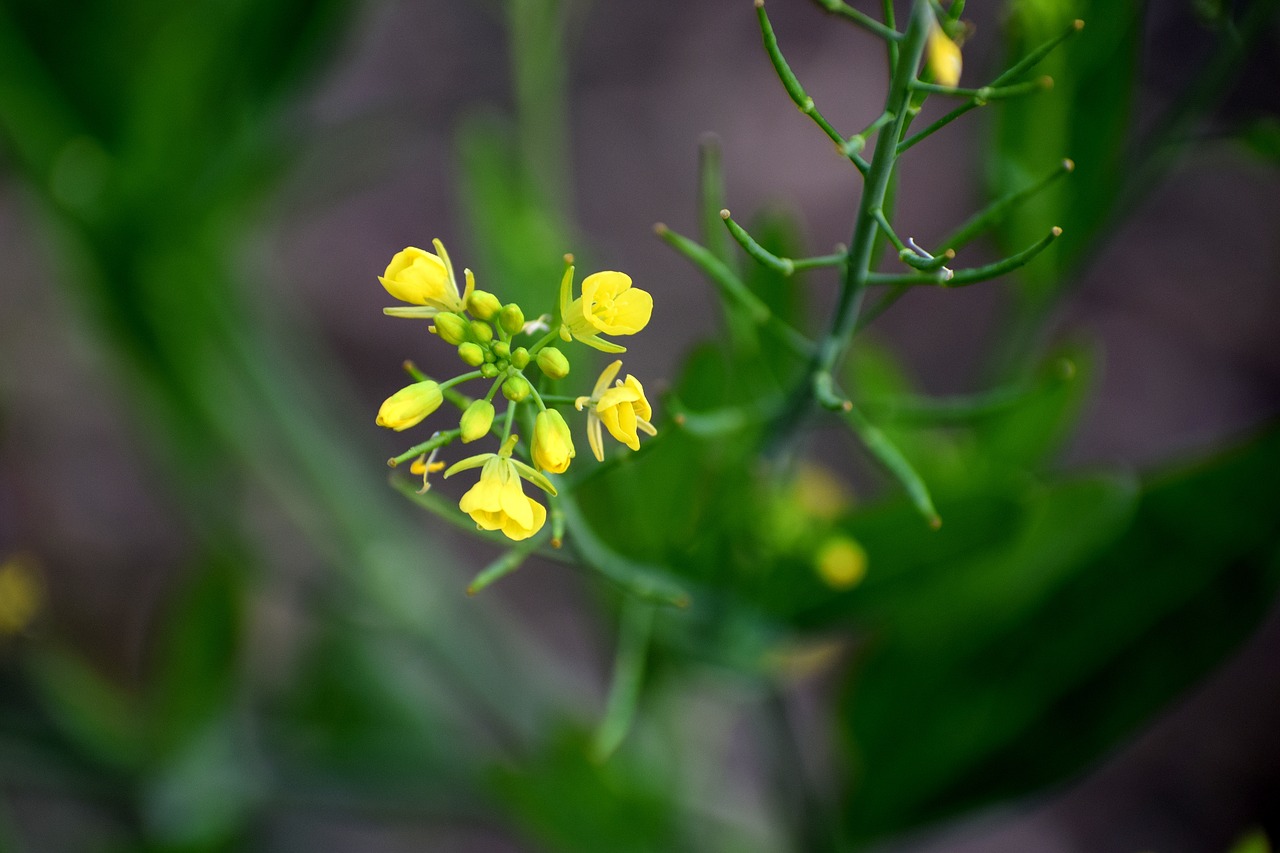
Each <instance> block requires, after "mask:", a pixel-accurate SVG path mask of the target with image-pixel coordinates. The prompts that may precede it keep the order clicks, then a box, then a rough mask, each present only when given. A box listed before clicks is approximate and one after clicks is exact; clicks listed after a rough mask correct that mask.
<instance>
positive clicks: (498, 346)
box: [489, 341, 511, 358]
mask: <svg viewBox="0 0 1280 853" xmlns="http://www.w3.org/2000/svg"><path fill="white" fill-rule="evenodd" d="M489 351H490V352H492V353H493V354H494V355H495V356H497V357H498V358H508V357H510V355H511V347H510V346H509V345H508V344H507V342H506V341H494V342H493V343H492V344H490V345H489Z"/></svg>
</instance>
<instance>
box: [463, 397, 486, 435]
mask: <svg viewBox="0 0 1280 853" xmlns="http://www.w3.org/2000/svg"><path fill="white" fill-rule="evenodd" d="M458 426H459V427H461V428H462V443H463V444H466V443H467V442H468V441H475V440H476V439H477V438H484V437H485V436H486V435H488V434H489V427H491V426H493V403H490V402H489V401H488V400H476V401H475V402H474V403H472V404H471V405H470V406H467V410H466V411H465V412H463V413H462V420H461V421H460V422H459V423H458Z"/></svg>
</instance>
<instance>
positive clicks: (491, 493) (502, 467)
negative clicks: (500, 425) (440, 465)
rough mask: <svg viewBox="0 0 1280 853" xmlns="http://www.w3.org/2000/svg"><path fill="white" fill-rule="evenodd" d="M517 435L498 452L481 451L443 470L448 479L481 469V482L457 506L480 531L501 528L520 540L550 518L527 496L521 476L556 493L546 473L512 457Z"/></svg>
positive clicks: (507, 534) (543, 509) (531, 533)
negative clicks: (467, 471)
mask: <svg viewBox="0 0 1280 853" xmlns="http://www.w3.org/2000/svg"><path fill="white" fill-rule="evenodd" d="M517 440H518V439H517V438H516V436H511V437H510V438H509V439H507V442H506V443H505V444H504V445H503V446H502V449H501V450H500V451H498V452H497V453H482V454H480V455H479V456H472V457H471V458H469V459H464V460H462V461H461V462H458V463H456V464H455V465H453V466H452V467H451V468H450V469H449V470H448V471H445V472H444V476H445V477H446V478H448V477H452V476H453V475H454V474H456V473H458V472H459V471H465V470H467V469H468V468H477V467H479V468H480V469H481V470H480V481H479V482H477V483H476V484H475V485H474V486H472V487H471V488H470V489H468V490H467V493H466V494H464V495H463V496H462V500H461V501H459V502H458V506H459V507H460V508H461V509H462V511H463V512H465V513H466V514H467V515H469V516H471V520H472V521H474V522H475V523H476V527H477V528H478V529H480V530H500V531H502V534H503V535H504V536H506V537H507V538H508V539H511V540H514V541H516V542H519V541H520V540H521V539H528V538H529V537H530V536H532V535H533V534H535V533H537V532H538V531H539V530H541V529H542V525H543V524H545V523H546V520H547V510H546V508H545V507H544V506H543V505H542V504H540V503H538V502H537V501H535V500H534V499H533V498H531V497H528V496H527V495H525V493H524V490H523V489H522V488H521V486H520V478H521V477H523V478H524V479H526V480H528V481H529V482H531V483H533V484H534V485H536V486H538V487H539V488H541V489H544V490H545V491H546V492H547V493H548V494H552V495H554V494H555V493H556V490H555V486H553V485H551V481H550V480H548V479H547V478H546V477H545V476H544V475H543V474H541V473H539V472H538V471H535V470H534V469H533V468H530V467H529V466H528V465H526V464H524V463H523V462H521V461H519V460H517V459H512V458H511V450H512V448H514V447H515V444H516V441H517Z"/></svg>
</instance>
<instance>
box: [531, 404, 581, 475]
mask: <svg viewBox="0 0 1280 853" xmlns="http://www.w3.org/2000/svg"><path fill="white" fill-rule="evenodd" d="M575 455H577V451H575V450H574V449H573V436H572V435H571V434H570V433H569V425H568V424H567V423H565V422H564V416H563V415H561V414H560V413H559V412H557V411H556V410H555V409H545V410H543V411H541V412H539V413H538V417H537V419H536V420H534V422H533V464H534V465H536V466H538V467H539V468H541V469H542V470H543V471H546V472H547V473H549V474H563V473H564V472H565V471H567V470H568V468H569V462H570V461H571V460H572V459H573V457H574V456H575Z"/></svg>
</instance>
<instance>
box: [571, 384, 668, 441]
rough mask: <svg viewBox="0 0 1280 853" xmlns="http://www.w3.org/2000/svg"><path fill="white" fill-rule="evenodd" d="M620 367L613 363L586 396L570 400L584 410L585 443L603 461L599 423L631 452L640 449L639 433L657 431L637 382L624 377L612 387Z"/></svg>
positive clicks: (648, 406)
mask: <svg viewBox="0 0 1280 853" xmlns="http://www.w3.org/2000/svg"><path fill="white" fill-rule="evenodd" d="M621 368H622V362H621V361H615V362H614V363H613V364H611V365H609V366H608V367H606V368H605V369H604V371H603V372H602V373H601V374H600V378H599V379H598V380H596V387H595V389H594V390H593V391H592V392H591V396H590V397H579V398H578V399H577V400H575V401H574V406H575V407H576V408H577V409H578V411H582V410H583V409H584V408H586V409H587V442H588V443H589V444H590V445H591V452H592V453H594V454H595V457H596V459H598V460H599V461H601V462H603V461H604V434H603V432H602V431H601V429H600V427H601V425H602V424H603V425H604V426H605V427H606V428H608V430H609V434H610V435H612V436H613V437H614V438H616V439H617V440H618V441H620V442H622V443H623V444H625V445H626V446H627V447H630V448H631V449H632V450H639V449H640V435H639V433H640V432H643V433H646V434H648V435H657V434H658V430H657V429H655V428H654V426H653V424H652V423H650V418H652V417H653V408H652V407H651V406H650V405H649V401H648V400H647V399H646V398H645V396H644V387H643V386H641V384H640V380H638V379H636V378H635V377H634V376H632V375H631V374H627V378H626V379H625V380H622V379H619V380H618V382H617V384H616V385H614V386H613V387H612V388H610V387H609V383H610V382H613V380H614V378H615V377H616V376H617V375H618V371H619V370H621Z"/></svg>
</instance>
